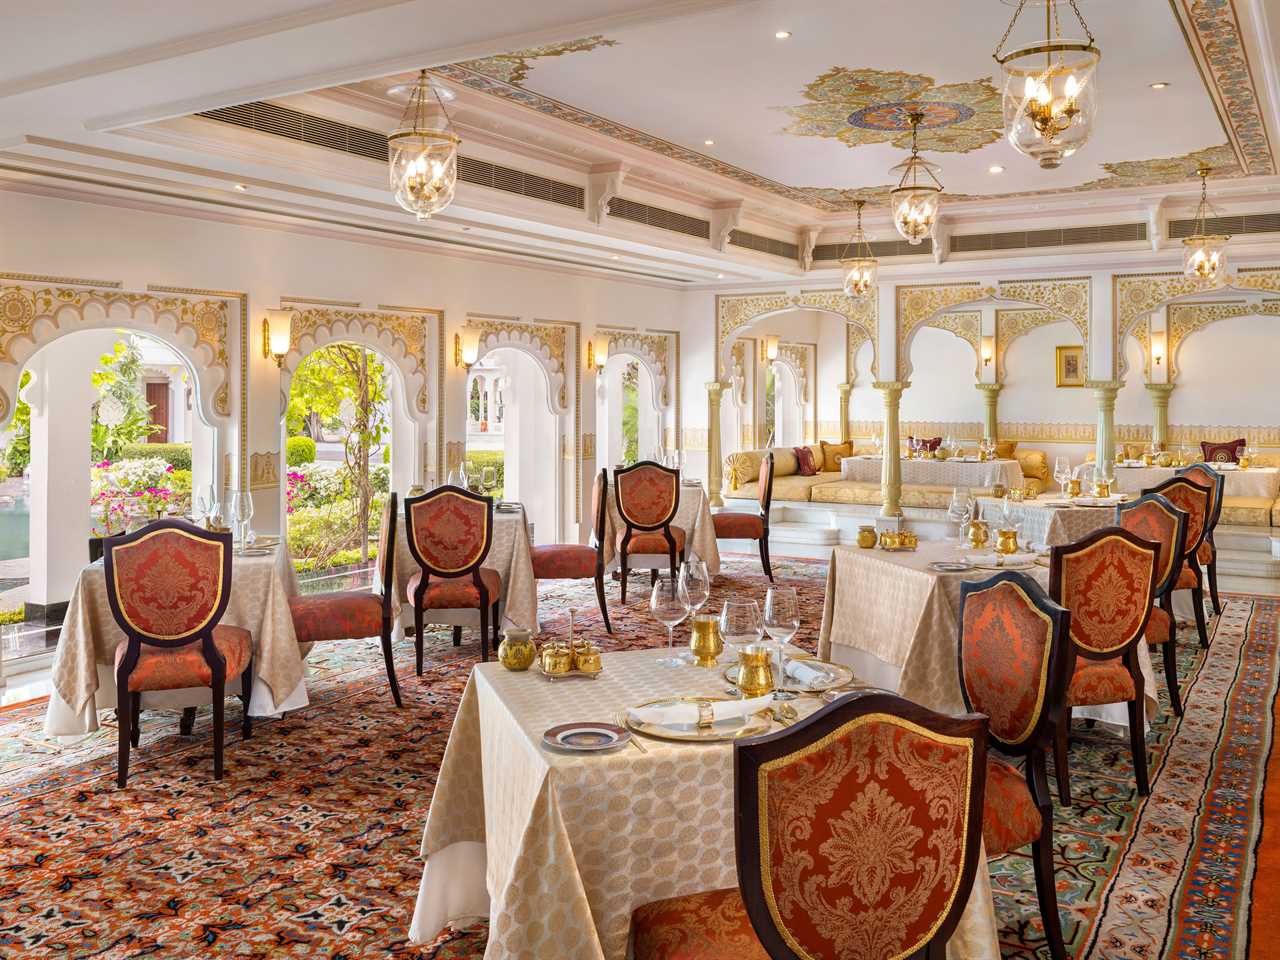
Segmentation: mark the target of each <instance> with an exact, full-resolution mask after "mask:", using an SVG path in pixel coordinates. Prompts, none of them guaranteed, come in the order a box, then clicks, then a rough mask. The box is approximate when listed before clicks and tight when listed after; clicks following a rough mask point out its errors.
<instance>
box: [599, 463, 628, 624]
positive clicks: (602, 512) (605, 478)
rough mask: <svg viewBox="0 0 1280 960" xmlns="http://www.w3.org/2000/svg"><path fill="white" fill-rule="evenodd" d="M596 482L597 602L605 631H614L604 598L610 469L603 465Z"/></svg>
mask: <svg viewBox="0 0 1280 960" xmlns="http://www.w3.org/2000/svg"><path fill="white" fill-rule="evenodd" d="M596 482H597V483H598V484H600V504H599V509H597V510H596V517H595V529H594V530H593V531H592V534H593V535H594V536H595V538H596V575H595V581H596V602H598V603H599V604H600V616H601V617H603V618H604V631H605V633H613V624H611V623H610V622H609V605H608V604H607V603H605V599H604V538H605V531H606V530H607V529H608V519H609V471H608V470H606V469H605V468H604V467H601V468H600V474H599V475H598V476H597V477H596ZM623 582H624V583H625V582H626V581H625V580H624V581H623Z"/></svg>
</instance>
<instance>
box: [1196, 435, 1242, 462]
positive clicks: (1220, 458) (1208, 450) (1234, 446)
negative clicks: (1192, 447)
mask: <svg viewBox="0 0 1280 960" xmlns="http://www.w3.org/2000/svg"><path fill="white" fill-rule="evenodd" d="M1247 443H1248V441H1247V440H1245V438H1244V437H1241V438H1240V439H1239V440H1231V441H1229V442H1227V443H1210V442H1209V441H1208V440H1201V441H1200V450H1201V451H1202V452H1203V453H1204V462H1205V463H1239V462H1240V454H1241V453H1243V452H1244V448H1245V446H1246V445H1247Z"/></svg>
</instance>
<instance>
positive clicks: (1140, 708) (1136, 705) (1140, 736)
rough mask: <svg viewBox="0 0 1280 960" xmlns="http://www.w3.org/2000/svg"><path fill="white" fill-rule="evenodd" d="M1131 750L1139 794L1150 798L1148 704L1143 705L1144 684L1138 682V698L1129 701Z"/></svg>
mask: <svg viewBox="0 0 1280 960" xmlns="http://www.w3.org/2000/svg"><path fill="white" fill-rule="evenodd" d="M1128 706H1129V748H1130V749H1131V750H1132V751H1133V776H1134V779H1136V780H1137V781H1138V794H1139V795H1140V796H1143V797H1145V796H1148V795H1149V794H1150V793H1151V784H1150V783H1149V782H1148V781H1147V734H1146V731H1145V730H1144V729H1143V719H1144V715H1145V714H1146V704H1145V703H1143V692H1142V682H1141V680H1139V682H1138V696H1137V697H1136V698H1134V699H1133V700H1130V701H1129V704H1128Z"/></svg>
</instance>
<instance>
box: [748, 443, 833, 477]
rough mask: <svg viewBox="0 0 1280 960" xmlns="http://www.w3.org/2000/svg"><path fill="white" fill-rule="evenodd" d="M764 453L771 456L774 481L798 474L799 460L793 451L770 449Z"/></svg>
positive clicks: (817, 461)
mask: <svg viewBox="0 0 1280 960" xmlns="http://www.w3.org/2000/svg"><path fill="white" fill-rule="evenodd" d="M764 452H765V453H772V454H773V476H774V479H775V480H776V479H777V478H778V477H789V476H791V475H792V474H793V473H799V472H800V458H799V457H797V456H796V452H795V450H793V449H792V448H791V447H770V448H769V449H768V450H766V451H764ZM761 459H763V458H761ZM813 462H814V463H820V462H821V461H819V460H814V461H813ZM757 472H758V471H757Z"/></svg>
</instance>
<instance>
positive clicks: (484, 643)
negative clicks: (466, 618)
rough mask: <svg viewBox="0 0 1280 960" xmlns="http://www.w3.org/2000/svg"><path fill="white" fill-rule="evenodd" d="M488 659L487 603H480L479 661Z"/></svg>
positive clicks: (482, 661)
mask: <svg viewBox="0 0 1280 960" xmlns="http://www.w3.org/2000/svg"><path fill="white" fill-rule="evenodd" d="M488 659H489V605H488V604H487V603H482V604H480V662H481V663H485V662H487V661H488Z"/></svg>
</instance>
